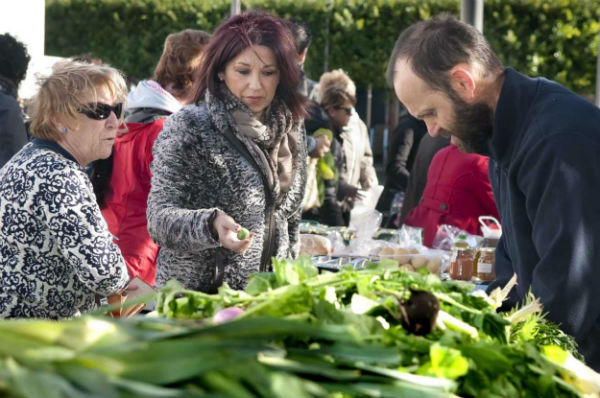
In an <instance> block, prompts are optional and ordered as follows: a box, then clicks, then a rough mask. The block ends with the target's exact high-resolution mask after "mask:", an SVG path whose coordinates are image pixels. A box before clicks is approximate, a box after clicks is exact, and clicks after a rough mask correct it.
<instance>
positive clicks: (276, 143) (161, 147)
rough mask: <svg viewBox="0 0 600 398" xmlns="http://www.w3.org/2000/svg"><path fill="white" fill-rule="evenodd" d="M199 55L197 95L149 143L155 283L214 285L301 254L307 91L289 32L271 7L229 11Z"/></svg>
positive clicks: (239, 284) (239, 282)
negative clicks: (157, 248)
mask: <svg viewBox="0 0 600 398" xmlns="http://www.w3.org/2000/svg"><path fill="white" fill-rule="evenodd" d="M204 55H205V61H204V63H203V64H202V67H201V70H200V73H199V83H200V84H199V87H198V90H197V91H196V96H195V103H196V104H194V105H190V106H188V107H185V108H183V109H182V110H181V111H180V112H178V113H177V114H175V115H173V116H172V117H171V118H169V120H167V122H166V123H165V126H164V131H163V133H162V134H161V135H160V136H159V137H158V139H157V140H156V143H155V145H154V161H153V163H152V165H151V170H152V188H151V191H150V196H149V199H148V229H149V231H150V235H151V236H152V238H153V239H154V240H155V241H156V242H157V243H158V244H159V245H160V246H161V251H160V253H159V256H158V262H157V284H158V285H162V284H164V283H165V282H166V281H168V280H169V279H171V278H175V279H177V280H179V281H180V282H181V283H182V284H183V285H184V286H185V287H186V288H190V289H195V290H201V291H206V292H214V291H216V289H217V288H218V286H220V285H221V284H222V283H223V282H226V283H227V284H228V285H229V286H231V287H233V288H235V289H240V288H243V287H244V286H245V285H246V283H247V282H248V277H249V276H250V274H252V273H255V272H258V271H266V270H268V269H270V261H271V258H272V257H282V258H290V257H295V256H296V255H297V254H298V225H299V221H300V213H301V207H300V205H301V202H302V198H303V195H304V188H305V183H306V161H305V159H306V144H305V141H304V134H303V129H302V126H303V117H304V116H305V114H306V111H305V102H306V98H305V97H304V96H302V95H301V94H300V93H299V92H298V84H299V81H300V74H299V71H298V67H297V54H296V48H295V45H294V41H293V38H292V36H291V33H290V32H289V30H288V29H287V28H286V26H285V24H284V22H283V21H282V20H281V19H279V18H277V17H275V16H273V15H270V14H267V13H262V12H247V13H243V14H240V15H236V16H234V17H232V18H230V19H228V20H226V21H225V22H224V23H223V24H221V25H220V26H219V27H218V28H217V29H216V30H215V32H214V33H213V36H212V38H211V40H210V42H209V44H208V46H207V47H206V49H205V53H204ZM242 227H245V228H247V229H248V230H250V231H251V233H250V235H249V237H246V238H244V237H243V235H241V234H240V235H238V234H237V233H238V231H239V230H240V229H241V228H242ZM238 236H239V237H240V238H239V239H238Z"/></svg>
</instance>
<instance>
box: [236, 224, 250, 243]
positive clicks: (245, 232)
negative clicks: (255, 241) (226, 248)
mask: <svg viewBox="0 0 600 398" xmlns="http://www.w3.org/2000/svg"><path fill="white" fill-rule="evenodd" d="M248 236H250V232H249V231H248V230H247V229H246V228H244V227H242V228H240V230H239V231H238V233H237V238H238V239H239V240H244V239H247V238H248Z"/></svg>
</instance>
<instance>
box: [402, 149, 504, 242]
mask: <svg viewBox="0 0 600 398" xmlns="http://www.w3.org/2000/svg"><path fill="white" fill-rule="evenodd" d="M479 216H493V217H496V218H497V219H498V220H499V219H500V216H499V215H498V209H497V208H496V202H494V195H493V193H492V187H491V185H490V179H489V176H488V158H487V157H486V156H480V155H475V154H466V153H463V152H461V151H460V150H459V149H458V148H457V147H456V146H455V145H449V146H447V147H446V148H443V149H441V150H440V151H439V152H438V153H436V154H435V156H434V157H433V160H432V161H431V165H430V166H429V172H428V173H427V184H426V185H425V191H423V198H422V199H421V202H420V203H419V205H418V206H417V207H415V208H414V209H413V210H412V211H411V212H410V213H408V215H407V216H406V220H405V224H406V225H410V226H413V227H421V228H423V229H424V234H423V244H424V245H426V246H431V244H432V243H433V239H434V238H435V234H436V232H437V230H438V227H439V226H440V225H442V224H450V225H454V226H456V227H458V228H460V229H463V230H465V231H467V232H468V233H470V234H478V235H481V229H480V224H479V221H478V218H479Z"/></svg>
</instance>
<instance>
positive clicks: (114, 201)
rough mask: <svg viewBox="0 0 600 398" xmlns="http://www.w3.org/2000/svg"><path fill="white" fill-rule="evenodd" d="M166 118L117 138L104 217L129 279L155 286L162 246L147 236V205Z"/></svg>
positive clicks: (129, 125)
mask: <svg viewBox="0 0 600 398" xmlns="http://www.w3.org/2000/svg"><path fill="white" fill-rule="evenodd" d="M165 119H166V118H162V119H158V120H155V121H153V122H152V123H144V124H141V123H127V128H128V129H129V132H128V133H126V134H124V135H121V136H119V137H117V139H116V141H115V146H114V149H113V171H112V176H111V180H110V185H109V188H108V191H107V194H106V207H105V208H104V209H103V210H102V214H103V215H104V218H105V219H106V222H107V223H108V229H109V230H110V232H111V233H112V234H113V235H115V236H116V237H117V238H118V240H117V241H116V243H117V245H118V246H119V248H121V253H123V257H124V258H125V262H126V263H127V268H128V270H129V274H130V276H131V277H132V278H133V277H135V276H139V277H140V278H142V279H143V280H144V281H146V282H147V283H149V284H150V285H152V286H154V278H155V276H156V256H157V255H158V250H159V246H158V245H157V244H156V243H154V241H153V240H152V238H150V235H149V234H148V228H147V222H146V206H147V202H148V194H149V193H150V180H151V177H152V175H151V173H150V162H151V161H152V146H153V144H154V140H155V139H156V137H157V136H158V134H159V133H160V131H161V130H162V127H163V123H164V121H165Z"/></svg>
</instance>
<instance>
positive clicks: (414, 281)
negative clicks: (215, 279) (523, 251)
mask: <svg viewBox="0 0 600 398" xmlns="http://www.w3.org/2000/svg"><path fill="white" fill-rule="evenodd" d="M471 289H472V286H470V285H468V284H465V283H457V282H441V281H440V280H439V278H437V277H436V276H434V275H430V274H428V273H426V272H425V271H423V272H422V273H411V272H406V271H402V270H399V269H398V267H397V264H395V263H394V262H392V261H390V262H381V263H377V264H369V266H368V267H367V269H365V270H360V271H357V270H352V269H345V270H342V271H341V272H339V273H335V274H331V273H329V274H318V272H317V269H316V268H315V267H314V265H313V264H312V262H311V260H310V258H307V257H304V258H300V259H298V260H296V261H293V262H288V261H275V264H274V272H273V273H261V274H257V275H255V276H254V277H253V278H252V279H251V281H250V283H249V285H248V287H247V289H246V290H245V291H235V290H232V289H230V288H229V287H227V286H223V287H222V288H221V289H220V291H219V293H218V294H215V295H208V294H203V293H199V292H194V291H189V290H185V289H183V288H182V287H181V286H179V285H178V284H177V283H175V282H172V283H169V284H168V286H166V287H165V288H164V289H162V290H161V291H160V293H159V295H158V298H157V308H158V313H159V315H163V316H159V317H148V316H147V317H137V318H130V319H111V318H106V317H99V316H96V317H94V316H86V317H83V318H79V319H73V320H69V321H62V322H53V321H45V320H31V321H26V320H20V321H1V322H0V339H1V341H2V343H1V344H0V397H3V396H10V397H40V396H49V397H99V396H101V397H284V396H286V397H287V396H293V397H339V398H346V397H347V398H350V397H373V398H377V397H384V396H402V397H455V396H457V395H459V396H490V397H493V396H496V397H500V396H510V397H531V396H543V397H569V396H573V397H577V396H583V395H585V394H587V395H592V396H593V395H594V394H596V395H597V394H598V391H600V383H598V379H597V378H598V374H596V373H594V372H593V371H591V370H590V369H589V368H587V367H586V366H585V365H584V364H583V363H582V362H580V361H578V360H577V359H575V358H574V357H573V355H571V354H570V353H569V352H568V351H567V350H565V349H563V348H561V347H559V346H557V345H544V346H541V345H540V344H538V342H537V341H536V338H537V337H536V336H541V335H543V336H546V337H547V336H551V335H552V333H554V332H552V333H550V332H548V330H547V331H546V332H543V333H541V334H540V333H529V334H528V333H525V332H524V330H525V329H531V327H529V326H527V327H525V326H524V325H525V323H523V322H527V320H530V319H532V318H531V316H529V315H527V313H528V312H527V311H531V307H530V308H529V309H528V310H527V311H521V312H520V313H518V312H517V313H514V314H510V315H509V316H507V317H503V316H501V315H499V314H497V313H496V311H495V308H496V305H497V302H495V301H494V300H491V299H490V298H488V297H487V296H486V295H481V294H470V292H471ZM419 306H420V307H419ZM534 313H536V312H535V311H534ZM524 320H525V321H524ZM544 328H549V330H550V329H552V328H553V326H552V325H550V324H544ZM538 329H540V328H538ZM546 337H544V338H546ZM552 342H559V343H560V341H554V340H553V341H552ZM573 369H575V370H573Z"/></svg>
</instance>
